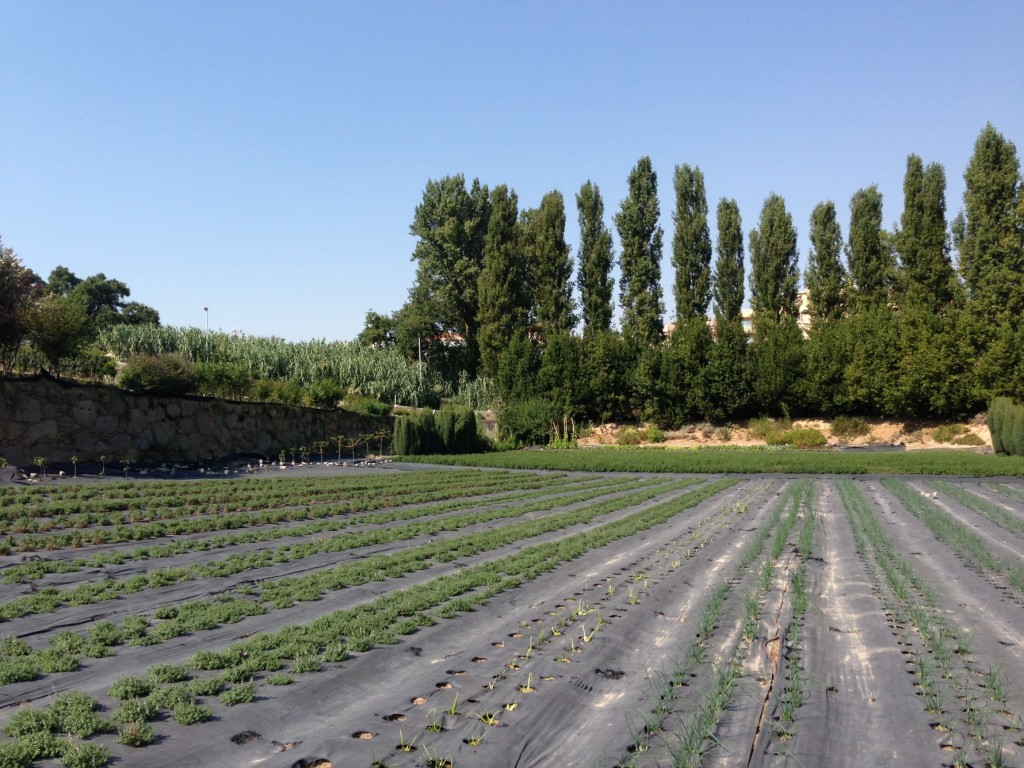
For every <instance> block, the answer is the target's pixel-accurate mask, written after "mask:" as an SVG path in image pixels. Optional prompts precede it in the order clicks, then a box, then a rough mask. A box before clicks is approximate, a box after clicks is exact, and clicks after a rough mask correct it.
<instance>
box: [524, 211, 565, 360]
mask: <svg viewBox="0 0 1024 768" xmlns="http://www.w3.org/2000/svg"><path fill="white" fill-rule="evenodd" d="M522 235H523V251H524V253H525V257H526V261H527V264H528V266H529V275H530V294H531V299H532V304H533V307H532V312H531V315H532V317H531V320H532V322H533V324H534V327H535V330H536V332H537V335H538V337H539V338H540V340H541V341H544V340H546V339H547V338H548V337H549V336H551V335H554V334H558V333H567V332H569V331H571V330H572V329H573V328H575V327H576V313H575V302H574V301H573V297H572V259H571V258H570V256H569V253H570V248H569V245H568V244H567V243H566V242H565V199H564V198H563V197H562V193H561V192H558V191H553V192H548V193H547V194H546V195H544V197H543V198H542V199H541V202H540V207H539V208H534V209H530V210H526V211H523V215H522Z"/></svg>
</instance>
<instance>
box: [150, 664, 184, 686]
mask: <svg viewBox="0 0 1024 768" xmlns="http://www.w3.org/2000/svg"><path fill="white" fill-rule="evenodd" d="M149 676H150V677H151V678H152V679H153V682H156V683H180V682H181V681H182V680H187V679H188V669H187V668H186V667H183V666H180V665H178V664H155V665H153V666H152V667H150V668H149Z"/></svg>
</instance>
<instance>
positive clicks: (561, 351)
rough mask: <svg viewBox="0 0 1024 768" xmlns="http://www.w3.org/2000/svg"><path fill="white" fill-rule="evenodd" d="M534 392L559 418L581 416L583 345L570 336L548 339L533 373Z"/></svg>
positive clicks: (583, 401) (564, 335)
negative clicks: (553, 409) (537, 393)
mask: <svg viewBox="0 0 1024 768" xmlns="http://www.w3.org/2000/svg"><path fill="white" fill-rule="evenodd" d="M537 391H538V392H539V393H540V394H541V395H542V396H543V397H545V398H547V399H548V400H550V401H551V402H552V403H553V404H554V406H555V409H556V410H557V412H558V413H559V414H560V415H561V416H562V417H566V416H568V417H572V418H576V417H579V416H582V415H583V412H584V408H585V403H586V399H587V391H586V382H585V381H584V376H583V342H582V340H581V339H580V338H579V337H577V336H574V335H572V334H571V333H557V334H554V335H552V336H549V337H548V341H547V344H545V345H544V352H543V355H542V357H541V364H540V370H539V371H538V373H537Z"/></svg>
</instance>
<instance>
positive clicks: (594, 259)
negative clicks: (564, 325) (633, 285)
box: [576, 181, 614, 335]
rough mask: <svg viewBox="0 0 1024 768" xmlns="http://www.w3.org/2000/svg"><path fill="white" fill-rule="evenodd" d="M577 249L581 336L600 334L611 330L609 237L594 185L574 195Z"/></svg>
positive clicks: (612, 282)
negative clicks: (581, 316)
mask: <svg viewBox="0 0 1024 768" xmlns="http://www.w3.org/2000/svg"><path fill="white" fill-rule="evenodd" d="M576 209H577V211H578V212H579V223H580V248H579V272H578V277H577V280H576V282H577V285H578V286H579V290H580V309H581V312H582V314H583V333H584V335H589V334H592V333H602V332H604V331H608V330H609V329H610V328H611V326H612V309H613V308H612V289H613V287H614V281H613V280H612V278H611V275H610V273H611V269H612V233H611V232H609V231H608V228H607V227H606V226H605V223H604V201H603V200H602V199H601V191H600V190H599V189H598V187H597V185H596V184H594V183H593V182H591V181H587V182H586V183H585V184H583V186H582V187H580V191H579V193H578V194H577V195H576Z"/></svg>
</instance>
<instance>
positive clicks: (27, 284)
mask: <svg viewBox="0 0 1024 768" xmlns="http://www.w3.org/2000/svg"><path fill="white" fill-rule="evenodd" d="M40 285H41V281H40V279H39V276H38V275H36V273H35V272H33V271H32V270H31V269H28V268H27V267H25V266H23V265H22V263H21V260H20V259H18V257H17V256H16V255H15V253H14V249H12V248H7V247H5V246H4V243H3V239H2V238H0V370H3V371H10V370H11V369H12V367H13V366H14V360H15V358H16V357H17V355H18V350H19V349H20V348H21V343H22V341H24V340H25V337H26V335H27V333H28V329H29V318H30V312H31V308H32V302H33V301H34V300H35V299H36V297H37V296H38V295H39V293H40Z"/></svg>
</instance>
